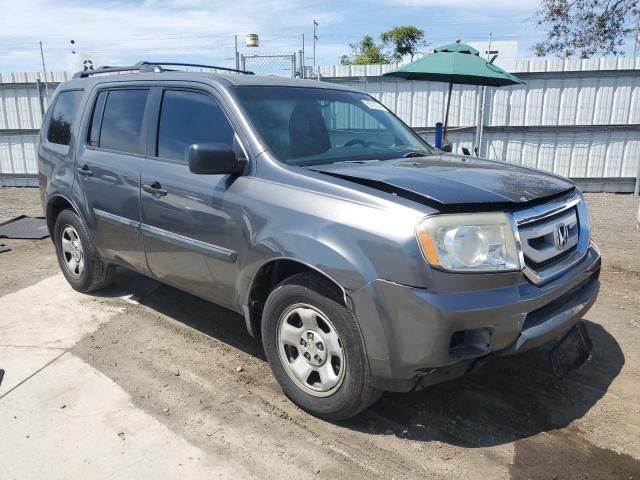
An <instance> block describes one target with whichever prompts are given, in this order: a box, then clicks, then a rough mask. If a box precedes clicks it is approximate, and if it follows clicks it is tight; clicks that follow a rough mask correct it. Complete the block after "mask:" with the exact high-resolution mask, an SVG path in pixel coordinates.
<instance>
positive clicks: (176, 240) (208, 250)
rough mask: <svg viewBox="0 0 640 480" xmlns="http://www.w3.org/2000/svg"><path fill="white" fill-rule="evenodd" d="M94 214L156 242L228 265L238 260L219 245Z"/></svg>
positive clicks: (103, 213)
mask: <svg viewBox="0 0 640 480" xmlns="http://www.w3.org/2000/svg"><path fill="white" fill-rule="evenodd" d="M94 212H95V214H96V215H97V216H98V217H100V218H102V219H104V220H105V221H107V222H111V223H116V224H120V225H126V226H128V227H133V228H139V229H140V230H141V231H142V232H143V234H145V235H148V236H150V237H153V238H156V239H158V240H162V241H164V242H167V243H171V244H173V245H176V246H178V247H183V248H187V249H189V250H194V251H196V252H199V253H202V254H203V255H210V256H214V257H217V258H220V259H222V260H224V261H227V262H229V263H235V261H236V259H237V258H238V252H236V251H235V250H230V249H228V248H224V247H221V246H219V245H214V244H212V243H207V242H203V241H201V240H196V239H195V238H191V237H186V236H184V235H180V234H178V233H173V232H169V231H168V230H163V229H162V228H158V227H154V226H151V225H147V224H146V223H141V222H136V221H135V220H130V219H128V218H124V217H121V216H119V215H114V214H113V213H109V212H105V211H103V210H98V209H94Z"/></svg>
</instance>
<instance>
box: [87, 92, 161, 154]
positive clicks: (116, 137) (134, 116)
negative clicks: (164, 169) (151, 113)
mask: <svg viewBox="0 0 640 480" xmlns="http://www.w3.org/2000/svg"><path fill="white" fill-rule="evenodd" d="M148 95H149V90H142V89H139V90H111V91H109V93H108V96H107V99H106V102H105V104H104V113H103V114H102V127H101V129H100V138H99V140H98V146H99V147H100V148H105V149H109V150H117V151H119V152H127V153H138V154H140V153H144V150H145V149H144V145H143V142H142V139H141V132H142V119H143V117H144V109H145V106H146V104H147V97H148ZM97 109H99V104H97ZM95 114H96V112H95V111H94V116H95ZM92 123H93V122H92ZM92 127H93V125H92ZM93 137H94V135H93V134H91V135H90V141H93V140H94V138H93Z"/></svg>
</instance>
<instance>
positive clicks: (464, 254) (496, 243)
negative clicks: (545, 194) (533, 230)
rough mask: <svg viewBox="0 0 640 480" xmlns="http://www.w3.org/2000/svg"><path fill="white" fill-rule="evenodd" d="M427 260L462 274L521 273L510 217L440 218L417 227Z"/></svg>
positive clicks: (498, 214) (478, 214) (430, 219)
mask: <svg viewBox="0 0 640 480" xmlns="http://www.w3.org/2000/svg"><path fill="white" fill-rule="evenodd" d="M417 234H418V241H419V243H420V247H421V248H422V253H423V254H424V257H425V258H426V259H427V261H428V262H429V263H430V264H431V265H434V266H439V267H442V268H444V269H446V270H451V271H461V272H467V271H472V272H480V271H491V272H492V271H509V270H520V269H521V266H520V256H519V253H518V248H517V243H516V238H515V235H514V232H513V228H512V226H511V222H510V220H509V218H508V217H507V214H505V213H502V212H497V213H474V214H461V215H437V216H433V217H429V218H426V219H425V220H424V221H423V222H422V223H421V224H420V225H418V230H417Z"/></svg>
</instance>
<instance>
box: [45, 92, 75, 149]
mask: <svg viewBox="0 0 640 480" xmlns="http://www.w3.org/2000/svg"><path fill="white" fill-rule="evenodd" d="M81 98H82V90H72V91H68V92H62V93H60V94H59V95H58V98H57V100H56V104H55V105H54V107H53V113H52V114H51V123H50V124H49V131H48V132H47V140H49V141H50V142H51V143H58V144H60V145H69V141H70V140H71V127H72V126H73V117H75V115H76V112H77V111H78V105H79V104H80V99H81Z"/></svg>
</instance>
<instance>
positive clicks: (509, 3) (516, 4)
mask: <svg viewBox="0 0 640 480" xmlns="http://www.w3.org/2000/svg"><path fill="white" fill-rule="evenodd" d="M383 1H384V3H385V4H387V5H404V6H407V7H445V8H457V9H465V10H475V11H496V10H503V11H504V10H506V11H508V12H513V11H519V10H520V11H533V10H535V9H536V8H538V6H539V5H540V0H517V1H514V0H491V1H488V0H383ZM461 13H462V10H461Z"/></svg>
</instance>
